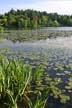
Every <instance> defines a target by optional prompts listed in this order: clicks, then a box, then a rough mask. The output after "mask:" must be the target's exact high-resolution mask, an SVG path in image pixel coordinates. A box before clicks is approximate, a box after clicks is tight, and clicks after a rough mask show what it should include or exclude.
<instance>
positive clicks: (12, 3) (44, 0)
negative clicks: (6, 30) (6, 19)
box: [0, 0, 72, 15]
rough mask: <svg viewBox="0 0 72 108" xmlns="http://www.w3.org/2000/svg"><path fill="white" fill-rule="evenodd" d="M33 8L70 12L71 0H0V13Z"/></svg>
mask: <svg viewBox="0 0 72 108" xmlns="http://www.w3.org/2000/svg"><path fill="white" fill-rule="evenodd" d="M12 8H13V9H15V10H17V9H23V10H25V9H33V10H38V11H46V12H47V13H58V14H61V15H64V14H67V15H71V14H72V0H1V1H0V13H1V14H3V13H5V12H8V11H9V10H10V9H12Z"/></svg>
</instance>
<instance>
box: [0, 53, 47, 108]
mask: <svg viewBox="0 0 72 108" xmlns="http://www.w3.org/2000/svg"><path fill="white" fill-rule="evenodd" d="M36 72H37V74H36ZM36 72H35V75H34V76H35V77H34V78H35V79H36V80H37V79H39V78H41V74H42V73H41V72H42V70H41V71H40V68H38V69H36ZM38 72H39V76H38ZM37 76H38V78H37ZM32 79H33V78H32V66H31V65H29V64H28V63H26V64H24V63H23V62H22V61H20V60H12V59H11V60H8V59H7V58H5V57H3V56H2V55H0V105H1V108H44V107H45V104H46V101H47V98H48V93H49V89H45V93H44V96H42V94H41V93H42V92H41V91H40V90H37V91H33V90H32V88H31V82H32ZM35 79H34V80H35ZM31 94H33V95H35V99H36V100H35V101H34V102H32V99H31V98H30V97H31V96H30V95H31Z"/></svg>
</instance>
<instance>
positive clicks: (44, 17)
mask: <svg viewBox="0 0 72 108" xmlns="http://www.w3.org/2000/svg"><path fill="white" fill-rule="evenodd" d="M0 25H2V26H3V27H4V28H6V29H28V28H30V29H32V28H38V27H48V26H55V27H57V26H72V16H68V15H58V14H57V13H50V14H48V13H46V12H39V11H33V10H29V9H28V10H17V11H15V10H13V9H12V10H10V11H9V12H8V13H5V14H4V15H1V16H0Z"/></svg>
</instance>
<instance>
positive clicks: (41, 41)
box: [0, 27, 72, 108]
mask: <svg viewBox="0 0 72 108" xmlns="http://www.w3.org/2000/svg"><path fill="white" fill-rule="evenodd" d="M20 33H21V37H20V36H19V34H20ZM2 35H3V34H2ZM25 35H26V36H29V38H28V37H26V36H25ZM39 35H40V37H39ZM11 36H12V37H11ZM14 36H15V37H14ZM23 36H25V37H23ZM35 36H37V37H35ZM48 36H49V37H48ZM53 36H54V37H53ZM32 37H33V38H32ZM3 38H4V39H3ZM14 39H15V41H14ZM21 39H23V40H21ZM24 39H25V40H24ZM0 50H1V53H2V54H3V55H4V56H7V57H8V58H9V57H13V58H14V57H15V58H20V59H22V60H23V61H24V62H29V63H30V64H31V65H33V66H35V65H41V64H42V65H43V68H44V70H45V72H48V73H49V75H50V77H51V78H52V79H53V80H56V79H57V78H59V79H60V80H61V81H62V82H61V84H59V85H58V88H59V89H57V90H60V91H61V94H62V95H63V96H65V95H66V96H69V97H70V100H69V101H67V103H65V104H62V103H60V101H59V100H57V99H55V98H54V97H53V96H50V97H49V100H48V102H49V103H47V107H48V108H68V107H69V108H72V27H56V28H55V27H48V28H44V29H39V30H31V31H30V30H29V31H25V32H23V30H22V31H9V32H8V33H4V36H3V37H2V38H1V40H0ZM47 83H48V82H47ZM61 94H60V95H59V94H58V95H59V98H60V97H61ZM47 107H46V108H47Z"/></svg>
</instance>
